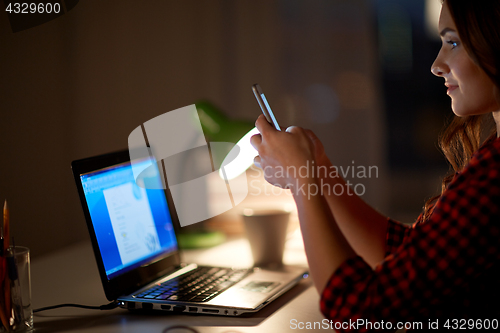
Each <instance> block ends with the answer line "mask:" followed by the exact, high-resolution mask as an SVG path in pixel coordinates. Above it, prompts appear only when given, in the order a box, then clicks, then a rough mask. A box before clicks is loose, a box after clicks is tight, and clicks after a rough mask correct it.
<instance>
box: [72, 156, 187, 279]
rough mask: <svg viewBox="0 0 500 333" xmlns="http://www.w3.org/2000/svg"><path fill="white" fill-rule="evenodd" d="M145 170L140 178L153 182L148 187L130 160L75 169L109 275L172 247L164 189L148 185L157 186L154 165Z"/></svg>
mask: <svg viewBox="0 0 500 333" xmlns="http://www.w3.org/2000/svg"><path fill="white" fill-rule="evenodd" d="M134 163H139V167H140V163H144V166H147V165H150V161H149V160H147V159H145V160H144V161H140V162H134ZM135 165H137V164H134V166H135ZM148 170H149V174H148V175H146V176H145V178H143V179H142V181H144V180H145V182H146V183H148V184H149V182H151V183H152V184H155V183H156V186H148V189H145V188H144V187H141V186H139V185H137V184H136V182H135V180H134V175H133V172H132V168H131V165H130V163H124V164H119V165H116V166H113V167H109V168H106V169H101V170H98V171H95V172H92V173H87V174H82V175H80V179H81V181H82V186H83V192H84V194H85V198H86V200H87V206H88V208H89V211H90V216H91V218H92V224H93V226H94V230H95V234H96V238H97V243H98V245H99V250H100V252H101V256H102V260H103V263H104V268H105V270H106V275H107V277H108V279H112V278H113V277H116V276H118V275H120V274H123V273H125V272H127V271H130V270H131V269H133V268H136V267H138V266H140V265H143V264H145V263H146V262H148V261H150V260H152V259H155V258H158V257H164V256H165V255H168V254H169V253H171V252H173V251H176V250H177V240H176V237H175V232H174V228H173V225H172V218H171V215H170V210H169V207H168V205H167V200H166V197H165V192H164V190H163V189H149V188H161V178H160V176H159V173H158V169H157V168H149V169H148ZM158 185H159V186H158Z"/></svg>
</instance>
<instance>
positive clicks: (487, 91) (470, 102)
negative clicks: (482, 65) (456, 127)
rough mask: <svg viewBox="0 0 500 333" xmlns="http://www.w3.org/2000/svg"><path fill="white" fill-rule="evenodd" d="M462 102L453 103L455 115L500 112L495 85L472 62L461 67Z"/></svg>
mask: <svg viewBox="0 0 500 333" xmlns="http://www.w3.org/2000/svg"><path fill="white" fill-rule="evenodd" d="M461 69H462V70H461V72H460V73H457V74H460V81H461V82H460V83H459V85H460V86H461V92H462V96H461V100H457V101H453V102H454V103H453V104H454V111H455V108H456V109H457V110H456V111H455V113H457V112H459V113H461V114H463V115H473V114H482V113H487V112H492V111H496V110H498V103H497V99H496V98H495V96H496V95H495V94H496V89H495V85H494V84H493V83H492V82H491V80H490V79H489V77H488V76H487V75H486V73H484V72H483V71H482V70H481V69H479V68H478V67H477V66H475V65H474V64H473V63H472V62H468V63H467V64H464V66H462V67H461Z"/></svg>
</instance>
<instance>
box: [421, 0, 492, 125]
mask: <svg viewBox="0 0 500 333" xmlns="http://www.w3.org/2000/svg"><path fill="white" fill-rule="evenodd" d="M439 31H440V34H441V40H442V46H441V50H440V51H439V54H438V56H437V58H436V60H435V61H434V63H433V64H432V68H431V71H432V73H433V74H434V75H436V76H440V77H443V78H444V79H445V85H446V86H447V87H448V91H447V94H448V95H449V96H450V97H451V107H452V109H453V112H454V113H455V114H456V115H457V116H470V115H478V114H484V113H488V112H492V111H498V110H499V109H500V108H499V105H498V103H497V101H496V99H495V92H496V89H495V85H494V84H493V82H492V81H491V80H490V78H489V77H488V76H487V75H486V73H485V72H484V71H483V70H482V69H481V68H479V66H477V65H476V64H475V63H474V62H473V61H472V59H471V58H470V57H469V55H468V53H467V51H466V50H465V48H464V46H463V44H462V42H461V40H460V37H459V35H458V32H457V28H456V26H455V22H454V21H453V19H452V17H451V14H450V11H449V10H448V6H447V4H446V2H445V3H444V4H443V7H442V9H441V15H440V17H439Z"/></svg>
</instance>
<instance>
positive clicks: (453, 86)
mask: <svg viewBox="0 0 500 333" xmlns="http://www.w3.org/2000/svg"><path fill="white" fill-rule="evenodd" d="M444 85H445V86H446V87H448V90H447V91H446V94H448V95H449V94H451V93H452V92H453V90H455V89H457V88H458V86H457V85H453V84H449V83H445V84H444Z"/></svg>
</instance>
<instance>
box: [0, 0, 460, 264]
mask: <svg viewBox="0 0 500 333" xmlns="http://www.w3.org/2000/svg"><path fill="white" fill-rule="evenodd" d="M436 3H437V5H438V9H439V0H433V1H424V0H397V1H396V0H377V1H375V0H371V1H370V0H318V1H306V0H266V1H264V0H258V1H256V0H253V1H247V0H239V1H230V0H210V1H208V0H206V1H205V0H202V1H200V0H187V1H169V0H165V1H160V0H148V1H129V0H125V1H124V0H106V1H101V0H83V1H80V2H79V3H78V5H77V6H76V7H75V8H73V9H72V10H71V11H69V12H68V13H66V14H64V15H62V16H61V17H59V18H57V19H55V20H52V21H50V22H48V23H45V24H42V25H39V26H36V27H33V28H30V29H27V30H23V31H20V32H16V33H13V32H12V30H11V27H10V24H9V20H8V18H7V15H6V13H5V12H2V13H0V115H1V117H0V156H1V157H0V199H1V200H2V203H3V200H4V199H7V200H8V202H9V207H10V211H11V221H12V222H11V223H12V233H13V234H14V235H15V237H16V243H17V244H21V245H26V246H28V247H30V248H31V249H32V255H33V256H38V255H42V254H44V253H47V252H50V251H52V250H55V249H58V248H61V247H64V246H67V245H70V244H72V243H75V242H79V241H85V240H88V235H87V234H88V233H87V230H86V226H85V222H84V218H83V214H82V210H81V207H80V204H79V199H78V195H77V192H76V188H75V185H74V183H73V179H72V174H71V169H70V163H71V161H72V160H74V159H79V158H83V157H88V156H91V155H97V154H101V153H107V152H110V151H115V150H118V149H124V148H126V147H127V138H128V135H129V133H130V132H131V131H132V130H133V129H134V128H136V127H137V126H139V125H140V124H142V123H144V122H145V121H147V120H149V119H151V118H153V117H155V116H158V115H160V114H162V113H165V112H167V111H170V110H174V109H177V108H180V107H183V106H186V105H190V104H194V103H196V102H197V101H199V100H208V101H210V102H211V103H213V104H214V105H216V106H217V107H219V108H220V109H221V110H222V111H223V112H224V113H225V114H226V115H227V116H228V117H230V118H233V119H239V120H248V121H252V122H253V121H254V120H255V119H256V117H257V116H258V115H259V114H260V111H259V109H258V105H257V103H256V102H255V99H254V97H253V95H252V92H251V85H252V84H254V83H260V84H261V86H262V87H263V88H264V89H265V91H266V95H267V97H268V99H269V102H270V103H271V105H272V107H273V109H274V110H275V112H276V114H277V116H279V118H280V122H281V123H282V125H299V126H303V127H306V128H310V129H312V130H313V131H314V132H315V133H316V134H317V135H318V137H319V138H320V139H321V140H322V142H323V143H324V145H325V148H326V150H327V153H328V155H329V157H330V158H331V159H332V161H333V163H334V164H335V165H338V166H342V165H345V166H347V165H352V164H355V165H359V166H367V167H368V166H377V167H378V170H379V174H378V177H376V178H371V179H365V180H363V182H364V183H365V185H366V194H365V195H364V196H363V197H364V199H365V200H366V201H368V202H369V203H371V204H373V205H374V206H375V207H377V208H378V209H379V210H381V211H382V212H384V213H385V214H387V215H389V216H391V217H394V218H396V219H400V220H402V221H404V222H408V223H411V222H413V220H414V219H415V218H416V217H417V215H418V213H419V211H420V209H421V207H422V205H423V203H424V201H425V199H426V198H428V197H430V196H432V195H433V194H434V193H435V192H436V191H437V190H438V189H439V186H440V177H442V176H443V175H444V174H445V173H446V171H447V166H446V164H445V162H444V159H443V157H442V156H441V154H440V153H439V151H438V149H437V148H436V147H437V146H436V142H437V137H438V134H439V131H440V130H441V129H442V127H443V125H444V122H445V120H446V118H447V117H448V115H449V114H450V113H451V110H450V106H449V100H448V99H447V96H446V94H445V88H444V85H443V82H442V80H440V79H438V78H435V77H433V75H432V74H431V73H430V66H431V64H432V61H433V59H434V57H435V55H436V54H437V51H438V49H439V47H440V41H439V39H436V37H435V36H432V33H430V32H429V29H428V27H427V26H426V22H427V21H426V20H427V18H428V16H426V15H427V14H426V13H427V12H428V10H429V8H430V7H429V6H432V7H435V6H434V5H435V4H436ZM2 8H3V7H2ZM435 23H436V25H437V22H435Z"/></svg>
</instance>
